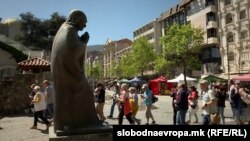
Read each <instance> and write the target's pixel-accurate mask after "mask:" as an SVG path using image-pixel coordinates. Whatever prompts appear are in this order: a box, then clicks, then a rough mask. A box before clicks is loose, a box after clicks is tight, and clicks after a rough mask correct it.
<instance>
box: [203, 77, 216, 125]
mask: <svg viewBox="0 0 250 141" xmlns="http://www.w3.org/2000/svg"><path fill="white" fill-rule="evenodd" d="M200 87H201V90H202V91H201V93H202V95H203V96H202V106H201V109H202V117H203V120H202V124H203V125H209V124H211V118H210V115H211V114H215V113H216V112H217V108H216V98H215V95H214V93H213V90H211V89H209V88H208V81H207V80H202V81H201V82H200Z"/></svg>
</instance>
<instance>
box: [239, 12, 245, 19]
mask: <svg viewBox="0 0 250 141" xmlns="http://www.w3.org/2000/svg"><path fill="white" fill-rule="evenodd" d="M245 18H246V10H242V11H240V19H241V20H242V19H245Z"/></svg>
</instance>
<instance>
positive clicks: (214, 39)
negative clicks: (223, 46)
mask: <svg viewBox="0 0 250 141" xmlns="http://www.w3.org/2000/svg"><path fill="white" fill-rule="evenodd" d="M218 43H219V40H218V38H217V37H209V38H208V39H207V44H218Z"/></svg>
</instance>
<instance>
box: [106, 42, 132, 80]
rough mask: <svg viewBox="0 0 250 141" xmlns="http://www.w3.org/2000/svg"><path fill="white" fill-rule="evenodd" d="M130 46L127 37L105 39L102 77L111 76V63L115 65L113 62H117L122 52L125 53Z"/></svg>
mask: <svg viewBox="0 0 250 141" xmlns="http://www.w3.org/2000/svg"><path fill="white" fill-rule="evenodd" d="M131 46H132V41H131V40H129V39H121V40H117V41H112V40H107V41H106V43H105V45H104V53H103V61H104V63H103V66H104V77H106V78H107V77H112V74H111V68H112V65H115V63H117V62H118V61H119V60H120V59H121V57H122V56H123V55H124V54H127V53H128V52H129V51H130V50H131Z"/></svg>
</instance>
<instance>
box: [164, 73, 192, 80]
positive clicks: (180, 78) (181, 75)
mask: <svg viewBox="0 0 250 141" xmlns="http://www.w3.org/2000/svg"><path fill="white" fill-rule="evenodd" d="M186 80H187V81H195V80H196V79H195V78H191V77H187V76H186ZM182 81H184V75H183V74H182V73H181V74H180V75H179V76H178V77H176V78H175V79H171V80H168V82H182Z"/></svg>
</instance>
